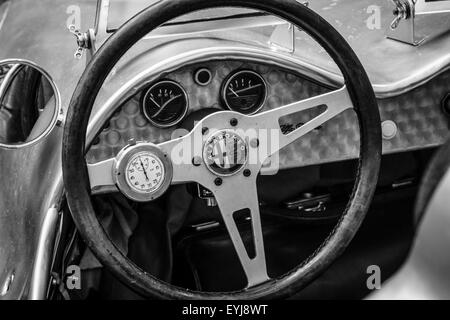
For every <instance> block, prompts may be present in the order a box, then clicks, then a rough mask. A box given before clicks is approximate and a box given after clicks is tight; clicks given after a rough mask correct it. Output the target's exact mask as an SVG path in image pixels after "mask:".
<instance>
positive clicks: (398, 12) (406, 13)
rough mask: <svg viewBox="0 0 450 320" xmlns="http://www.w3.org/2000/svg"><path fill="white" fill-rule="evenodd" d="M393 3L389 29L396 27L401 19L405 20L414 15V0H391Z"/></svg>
mask: <svg viewBox="0 0 450 320" xmlns="http://www.w3.org/2000/svg"><path fill="white" fill-rule="evenodd" d="M392 2H394V4H395V9H394V11H393V14H394V16H395V18H394V20H393V21H392V22H391V25H390V26H391V29H396V28H397V27H398V25H399V23H400V21H401V20H407V19H409V18H411V17H412V16H413V15H414V5H415V1H414V0H392Z"/></svg>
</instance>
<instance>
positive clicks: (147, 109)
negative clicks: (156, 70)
mask: <svg viewBox="0 0 450 320" xmlns="http://www.w3.org/2000/svg"><path fill="white" fill-rule="evenodd" d="M188 107H189V101H188V97H187V94H186V91H185V90H184V89H183V87H182V86H181V85H179V84H178V83H176V82H175V81H171V80H163V81H159V82H157V83H155V84H154V85H152V86H151V87H150V88H149V89H148V90H147V92H146V93H145V95H144V98H143V101H142V108H143V111H144V115H145V117H146V118H147V120H148V121H150V122H151V123H152V124H153V125H155V126H157V127H162V128H166V127H171V126H174V125H176V124H177V123H179V122H180V121H181V120H183V118H184V116H185V115H186V113H187V111H188Z"/></svg>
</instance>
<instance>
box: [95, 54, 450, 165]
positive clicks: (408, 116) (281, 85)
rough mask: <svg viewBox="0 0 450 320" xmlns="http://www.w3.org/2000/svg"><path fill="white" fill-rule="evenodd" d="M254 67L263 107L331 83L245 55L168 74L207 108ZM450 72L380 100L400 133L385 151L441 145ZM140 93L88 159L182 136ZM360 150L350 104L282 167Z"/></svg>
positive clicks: (289, 151) (297, 119)
mask: <svg viewBox="0 0 450 320" xmlns="http://www.w3.org/2000/svg"><path fill="white" fill-rule="evenodd" d="M200 67H202V68H205V67H206V68H208V69H209V70H210V71H211V73H212V77H213V79H212V81H211V83H210V84H209V85H207V86H200V85H197V84H196V83H195V81H194V77H193V75H194V73H195V71H196V70H197V69H199V68H200ZM241 69H250V70H254V71H257V72H258V73H260V74H261V75H262V76H263V78H264V79H265V80H266V82H267V85H268V96H267V100H266V103H265V105H264V107H263V108H262V110H261V111H266V110H270V109H273V108H277V107H280V106H283V105H286V104H289V103H292V102H295V101H299V100H302V99H305V98H308V97H312V96H315V95H319V94H322V93H325V92H327V91H328V89H326V88H324V87H321V86H320V85H318V84H316V83H314V82H312V81H309V80H307V79H305V78H302V77H301V76H298V75H296V74H294V73H293V72H290V71H287V70H283V69H281V68H279V67H276V66H271V65H264V64H255V63H250V62H242V61H235V60H233V61H211V62H206V63H199V64H195V65H191V66H186V67H183V68H181V69H179V70H177V71H175V72H172V73H170V74H169V75H168V76H166V77H165V79H171V80H175V81H177V82H178V83H180V84H181V85H182V86H183V87H184V88H185V89H186V92H187V94H188V98H189V112H188V114H191V113H193V112H195V111H198V110H200V109H202V108H217V109H223V108H222V106H221V103H220V89H221V85H222V83H223V81H224V79H225V78H226V77H227V76H228V75H229V74H230V73H231V72H233V71H235V70H241ZM449 84H450V72H446V73H443V74H441V75H439V76H437V77H436V78H434V79H433V80H431V81H429V82H428V83H426V84H424V85H422V86H421V87H419V88H417V89H414V90H413V91H411V92H408V93H406V94H403V95H401V96H398V97H394V98H389V99H383V100H379V108H380V114H381V119H382V121H384V120H392V121H393V122H395V123H396V124H397V127H398V133H397V135H396V136H395V137H394V138H392V139H390V140H383V153H394V152H402V151H406V150H413V149H419V148H425V147H430V146H436V145H440V144H442V143H443V142H444V140H445V138H446V136H447V132H448V127H447V125H448V124H447V119H446V118H445V116H444V115H443V113H442V111H441V109H440V101H441V99H442V97H443V96H444V95H445V93H447V92H449V91H450V85H449ZM140 96H141V95H140V94H137V95H136V96H135V97H133V98H132V99H130V100H129V101H128V102H126V103H125V104H124V105H122V106H120V107H119V108H118V110H117V111H116V113H115V114H114V115H113V117H112V118H111V119H110V120H109V121H108V123H107V124H106V125H105V129H104V130H103V131H102V132H101V133H100V134H99V136H98V137H97V138H96V139H95V142H94V144H93V145H92V146H91V148H90V150H89V152H88V154H87V155H86V159H87V161H88V162H89V163H95V162H98V161H102V160H105V159H108V158H111V157H114V156H116V155H117V153H118V152H119V151H120V150H121V149H122V148H123V147H124V146H125V145H126V144H127V141H129V140H130V139H132V138H133V139H135V140H137V141H150V142H153V143H160V142H163V141H167V140H169V139H171V137H172V135H174V136H176V132H175V130H176V129H177V128H176V127H173V128H166V129H162V128H156V127H154V126H152V125H151V124H150V123H149V122H148V121H147V120H146V119H145V117H144V116H143V113H142V110H141V106H140ZM315 114H317V110H311V111H308V112H302V113H299V114H295V115H293V116H291V117H290V118H289V119H288V120H286V124H291V125H294V126H295V125H298V124H301V123H305V122H306V121H307V120H308V119H310V118H311V117H312V116H314V115H315ZM358 153H359V130H358V121H357V118H356V114H355V112H354V111H353V110H347V111H345V112H344V113H342V114H340V115H339V116H337V117H335V118H334V119H332V120H330V121H329V122H327V123H325V124H324V125H323V126H322V127H321V128H320V129H318V130H314V131H312V132H310V133H309V134H307V135H305V136H303V137H302V138H300V139H299V140H297V141H295V142H294V143H292V144H291V145H289V146H287V147H286V148H284V149H283V150H282V151H281V152H280V157H279V161H280V167H281V168H292V167H298V166H307V165H314V164H320V163H327V162H333V161H340V160H346V159H351V158H356V157H357V156H358Z"/></svg>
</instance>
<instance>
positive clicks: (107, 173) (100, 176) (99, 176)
mask: <svg viewBox="0 0 450 320" xmlns="http://www.w3.org/2000/svg"><path fill="white" fill-rule="evenodd" d="M114 164H115V158H111V159H107V160H104V161H101V162H98V163H94V164H87V170H88V174H89V182H90V185H91V192H92V194H99V193H107V192H114V191H117V187H116V184H115V183H114V179H113V168H114Z"/></svg>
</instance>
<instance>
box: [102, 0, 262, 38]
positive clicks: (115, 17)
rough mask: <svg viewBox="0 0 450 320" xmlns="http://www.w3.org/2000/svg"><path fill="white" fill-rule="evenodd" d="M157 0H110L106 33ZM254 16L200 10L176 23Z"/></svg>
mask: <svg viewBox="0 0 450 320" xmlns="http://www.w3.org/2000/svg"><path fill="white" fill-rule="evenodd" d="M158 1H159V0H110V5H109V14H108V32H111V31H114V30H117V29H118V28H119V27H120V26H121V25H122V24H124V23H125V22H126V21H127V20H129V19H130V18H131V17H133V16H134V15H135V14H136V13H138V12H139V11H141V10H143V9H145V8H146V7H148V6H149V5H152V4H154V3H156V2H158ZM252 14H255V11H253V10H248V9H242V8H218V9H210V10H202V11H200V12H194V13H191V14H189V15H186V16H183V17H181V18H179V19H177V20H176V21H174V22H176V23H188V22H192V21H202V20H213V19H224V18H225V19H226V18H230V17H236V16H246V15H252Z"/></svg>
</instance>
